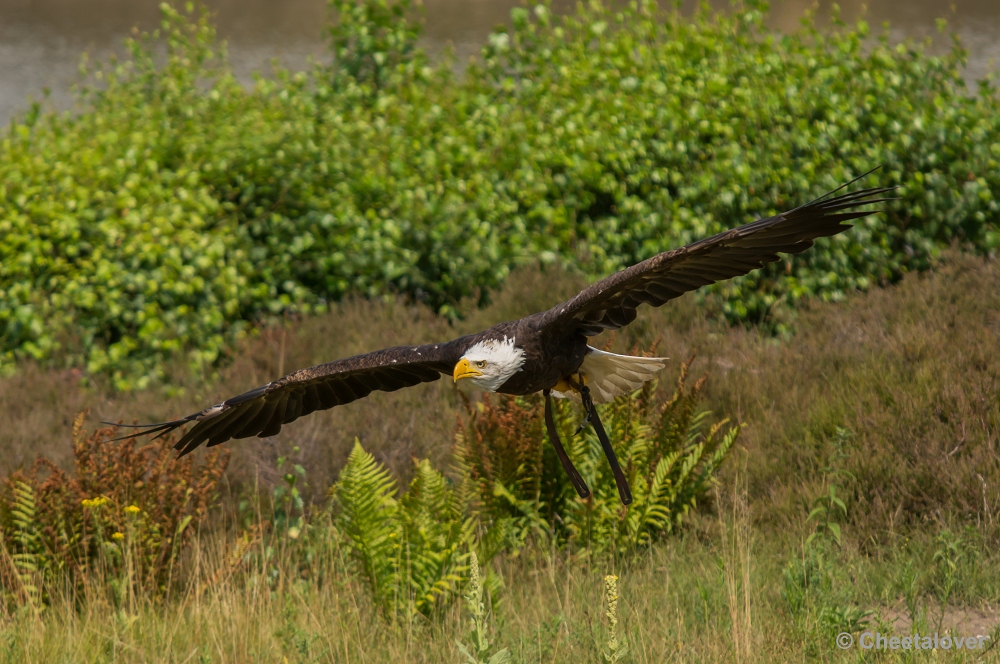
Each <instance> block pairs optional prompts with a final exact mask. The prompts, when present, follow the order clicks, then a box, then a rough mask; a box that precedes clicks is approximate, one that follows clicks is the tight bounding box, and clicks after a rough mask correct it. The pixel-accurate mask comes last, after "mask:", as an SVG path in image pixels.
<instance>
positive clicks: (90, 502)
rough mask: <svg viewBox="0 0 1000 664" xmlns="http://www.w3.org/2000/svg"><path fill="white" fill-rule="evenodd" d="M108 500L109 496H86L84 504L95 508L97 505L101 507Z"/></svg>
mask: <svg viewBox="0 0 1000 664" xmlns="http://www.w3.org/2000/svg"><path fill="white" fill-rule="evenodd" d="M107 502H108V499H107V497H105V496H97V497H96V498H90V499H87V498H84V499H83V501H82V505H83V506H84V507H86V508H89V509H94V508H95V507H100V506H101V505H104V504H106V503H107Z"/></svg>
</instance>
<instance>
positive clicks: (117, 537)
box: [111, 533, 125, 542]
mask: <svg viewBox="0 0 1000 664" xmlns="http://www.w3.org/2000/svg"><path fill="white" fill-rule="evenodd" d="M111 539H113V540H117V541H119V542H120V541H121V540H123V539H125V534H124V533H114V534H113V535H112V536H111Z"/></svg>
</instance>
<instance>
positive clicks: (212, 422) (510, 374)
mask: <svg viewBox="0 0 1000 664" xmlns="http://www.w3.org/2000/svg"><path fill="white" fill-rule="evenodd" d="M862 177H864V176H862ZM849 184H850V183H849ZM844 186H847V185H844ZM840 189H843V187H840V188H839V189H837V190H835V191H833V192H830V193H829V194H827V195H825V196H823V197H821V198H819V199H816V200H814V201H812V202H810V203H807V204H805V205H802V206H800V207H798V208H795V209H793V210H790V211H788V212H784V213H781V214H778V215H775V216H773V217H768V218H766V219H760V220H758V221H755V222H753V223H750V224H746V225H744V226H739V227H737V228H734V229H732V230H730V231H725V232H723V233H719V234H718V235H715V236H712V237H710V238H706V239H704V240H700V241H698V242H695V243H693V244H690V245H688V246H686V247H681V248H679V249H673V250H671V251H666V252H663V253H661V254H657V255H656V256H653V257H652V258H649V259H647V260H645V261H642V262H641V263H637V264H636V265H633V266H631V267H629V268H626V269H625V270H622V271H621V272H618V273H617V274H614V275H612V276H610V277H607V278H606V279H603V280H601V281H599V282H597V283H595V284H592V285H591V286H589V287H588V288H586V289H584V290H583V291H581V292H580V293H579V294H577V295H576V296H575V297H573V298H572V299H570V300H568V301H566V302H563V303H561V304H558V305H556V306H555V307H553V308H552V309H550V310H548V311H543V312H539V313H536V314H532V315H530V316H526V317H524V318H521V319H520V320H515V321H507V322H504V323H498V324H497V325H494V326H493V327H491V328H489V329H487V330H483V331H482V332H479V333H478V334H471V335H467V336H463V337H459V338H458V339H454V340H452V341H448V342H444V343H439V344H424V345H420V346H397V347H393V348H385V349H382V350H377V351H375V352H372V353H366V354H364V355H356V356H354V357H348V358H344V359H341V360H335V361H333V362H328V363H326V364H320V365H316V366H313V367H308V368H306V369H300V370H299V371H295V372H292V373H290V374H288V375H286V376H284V377H282V378H278V379H277V380H275V381H272V382H270V383H268V384H267V385H263V386H261V387H258V388H256V389H254V390H251V391H249V392H246V393H244V394H240V395H238V396H235V397H232V398H231V399H227V400H226V401H223V402H222V403H220V404H217V405H215V406H212V407H210V408H206V409H205V410H202V411H200V412H197V413H194V414H192V415H188V416H187V417H184V418H181V419H178V420H173V421H170V422H161V423H158V424H151V425H132V426H136V427H140V428H143V429H145V430H144V431H143V433H158V434H160V435H163V434H165V433H168V432H170V431H173V430H174V429H177V428H178V427H181V426H184V425H185V424H189V423H193V426H192V427H191V428H190V429H188V431H187V432H186V433H185V434H184V435H183V436H182V437H181V439H180V440H179V441H178V443H177V444H176V449H178V450H179V451H180V453H181V454H187V453H189V452H191V451H192V450H194V449H195V448H196V447H198V446H199V445H201V444H203V443H206V444H208V445H209V446H212V445H218V444H220V443H223V442H225V441H227V440H230V439H233V438H246V437H249V436H259V437H267V436H273V435H275V434H277V433H278V432H279V431H280V430H281V427H282V426H283V425H284V424H288V423H290V422H292V421H293V420H295V419H298V418H299V417H302V416H304V415H307V414H309V413H311V412H313V411H315V410H323V409H327V408H332V407H334V406H340V405H344V404H347V403H350V402H351V401H355V400H357V399H361V398H363V397H366V396H367V395H368V394H370V393H371V392H372V391H374V390H382V391H385V392H391V391H394V390H398V389H400V388H403V387H409V386H411V385H416V384H418V383H423V382H429V381H434V380H437V379H438V378H439V377H440V376H441V375H442V374H444V375H448V374H451V375H452V376H453V378H454V379H455V380H456V381H458V380H462V379H469V380H470V381H471V382H472V383H474V384H476V385H478V386H479V387H482V388H483V389H485V390H488V391H492V392H501V393H504V394H516V395H527V394H534V393H536V392H542V393H543V394H545V396H546V407H547V416H549V415H550V413H549V411H548V407H549V402H548V396H549V394H550V393H551V394H554V395H555V396H557V397H572V398H578V399H581V400H582V402H583V403H584V406H585V407H586V408H587V411H588V419H590V418H593V420H594V421H593V424H594V426H595V429H597V430H598V434H599V437H602V444H604V445H605V452H607V453H608V457H609V460H610V461H611V462H612V466H613V467H614V468H616V469H617V462H616V461H615V460H614V454H613V452H612V451H611V447H610V443H607V441H606V436H605V435H604V434H603V427H602V426H601V425H600V420H599V418H597V414H596V411H595V410H594V409H593V405H592V404H593V402H597V403H604V402H607V401H609V400H610V399H611V398H613V397H614V396H617V395H618V394H623V393H625V392H628V391H631V390H634V389H636V388H638V387H639V386H641V385H642V384H643V383H644V382H645V381H647V380H649V379H651V378H652V377H653V375H654V374H655V372H656V371H658V370H659V369H661V368H663V366H664V360H665V358H647V357H628V356H622V355H615V354H612V353H606V352H604V351H599V350H597V349H594V348H592V347H590V346H589V345H588V343H587V339H588V338H589V337H591V336H594V335H596V334H599V333H600V332H602V331H604V330H608V329H617V328H620V327H624V326H625V325H628V324H629V323H631V322H632V321H633V320H634V319H635V317H636V314H637V309H638V307H639V306H640V305H642V304H649V305H651V306H660V305H662V304H664V303H665V302H667V301H669V300H671V299H673V298H676V297H678V296H680V295H682V294H683V293H686V292H688V291H691V290H695V289H696V288H699V287H701V286H704V285H707V284H711V283H713V282H716V281H720V280H722V279H728V278H731V277H734V276H738V275H742V274H746V273H748V272H750V271H751V270H754V269H756V268H759V267H762V266H763V265H764V264H765V263H768V262H773V261H776V260H778V253H779V252H780V253H790V254H795V253H799V252H801V251H804V250H805V249H807V248H809V247H811V246H812V244H813V241H814V240H815V239H816V238H818V237H824V236H830V235H835V234H837V233H839V232H841V231H843V230H845V229H847V228H850V226H847V225H843V223H842V222H844V221H849V220H852V219H857V218H859V217H863V216H866V215H868V214H871V212H869V211H858V210H855V209H853V208H857V207H861V206H864V205H868V204H871V203H878V202H881V201H884V200H889V199H886V198H880V197H879V196H880V195H881V194H883V193H885V192H886V191H889V189H888V188H877V189H866V190H862V191H858V192H854V193H848V194H841V195H839V196H833V194H835V193H836V192H837V191H840ZM548 419H549V417H547V420H548ZM549 435H550V438H553V444H555V446H556V450H557V452H559V454H560V459H562V461H563V464H564V466H566V470H567V472H569V473H570V476H571V478H573V479H574V484H575V485H576V486H577V490H578V491H579V492H580V494H581V495H586V493H585V491H586V485H585V484H583V481H582V479H580V478H579V474H578V473H576V471H575V469H573V468H572V463H571V462H570V461H569V459H568V457H566V456H565V452H564V451H563V449H562V446H561V443H560V442H559V441H558V439H557V437H556V433H555V429H554V425H552V426H550V427H549ZM616 479H619V491H620V492H621V495H622V500H623V502H625V503H626V504H627V503H628V502H629V501H630V500H631V497H630V495H629V494H628V491H627V485H626V486H625V488H624V490H622V483H623V482H624V476H623V475H621V473H620V470H617V472H616Z"/></svg>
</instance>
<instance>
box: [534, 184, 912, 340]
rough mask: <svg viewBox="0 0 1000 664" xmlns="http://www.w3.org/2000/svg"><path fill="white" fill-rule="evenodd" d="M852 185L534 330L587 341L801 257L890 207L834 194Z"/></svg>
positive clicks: (683, 251)
mask: <svg viewBox="0 0 1000 664" xmlns="http://www.w3.org/2000/svg"><path fill="white" fill-rule="evenodd" d="M865 175H867V173H866V174H865ZM861 177H864V176H861ZM858 179H860V178H858ZM856 181H857V180H852V182H856ZM852 182H850V183H848V184H847V185H843V186H842V187H840V188H838V189H835V190H834V191H832V192H830V193H829V194H826V195H825V196H823V197H821V198H818V199H816V200H815V201H812V202H811V203H807V204H805V205H802V206H800V207H797V208H795V209H794V210H790V211H788V212H782V213H781V214H777V215H775V216H773V217H768V218H767V219H760V220H758V221H755V222H753V223H749V224H746V225H744V226H740V227H738V228H734V229H732V230H729V231H725V232H723V233H719V234H718V235H714V236H712V237H710V238H706V239H704V240H700V241H698V242H695V243H693V244H689V245H688V246H686V247H681V248H680V249H673V250H671V251H665V252H663V253H662V254H657V255H656V256H653V257H652V258H649V259H647V260H644V261H642V262H641V263H636V264H635V265H633V266H632V267H629V268H626V269H624V270H622V271H621V272H618V273H617V274H613V275H611V276H610V277H608V278H606V279H602V280H601V281H598V282H597V283H595V284H592V285H591V286H589V287H588V288H586V289H584V290H583V291H581V292H580V293H579V294H577V295H576V296H575V297H574V298H573V299H571V300H568V301H566V302H563V303H562V304H559V305H556V306H555V307H553V308H552V309H550V310H549V311H547V312H545V313H544V314H543V315H542V319H541V322H540V323H541V324H540V329H546V330H551V331H552V332H553V333H555V334H558V335H563V334H571V333H574V332H576V333H581V334H584V335H587V336H593V335H596V334H599V333H601V332H603V331H604V330H608V329H617V328H620V327H624V326H626V325H628V324H629V323H631V322H632V321H633V320H635V317H636V309H637V308H638V307H639V305H641V304H649V305H651V306H654V307H658V306H660V305H662V304H664V303H666V302H668V301H669V300H672V299H674V298H675V297H679V296H680V295H682V294H684V293H686V292H688V291H691V290H695V289H696V288H700V287H701V286H705V285H708V284H711V283H715V282H716V281H722V280H723V279H730V278H732V277H736V276H739V275H743V274H747V273H748V272H750V271H751V270H755V269H757V268H760V267H763V266H764V264H765V263H771V262H774V261H776V260H778V254H779V253H785V254H797V253H799V252H801V251H805V250H806V249H808V248H809V247H811V246H812V245H813V241H814V240H815V239H816V238H818V237H826V236H829V235H836V234H837V233H840V232H841V231H844V230H847V229H848V228H850V227H851V226H850V225H843V222H845V221H850V220H852V219H858V218H859V217H864V216H867V215H869V214H872V213H873V212H875V210H855V209H853V208H857V207H861V206H863V205H870V204H872V203H881V202H883V201H887V200H893V199H892V198H882V197H880V195H881V194H884V193H886V192H888V191H890V190H891V189H892V187H883V188H875V189H864V190H861V191H856V192H853V193H849V194H842V195H840V196H834V195H833V194H835V193H836V192H838V191H840V190H841V189H843V188H844V187H846V186H848V185H849V184H851V183H852Z"/></svg>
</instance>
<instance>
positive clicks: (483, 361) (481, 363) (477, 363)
mask: <svg viewBox="0 0 1000 664" xmlns="http://www.w3.org/2000/svg"><path fill="white" fill-rule="evenodd" d="M476 366H478V367H479V368H480V369H482V368H483V367H485V366H486V360H479V361H478V362H476Z"/></svg>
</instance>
